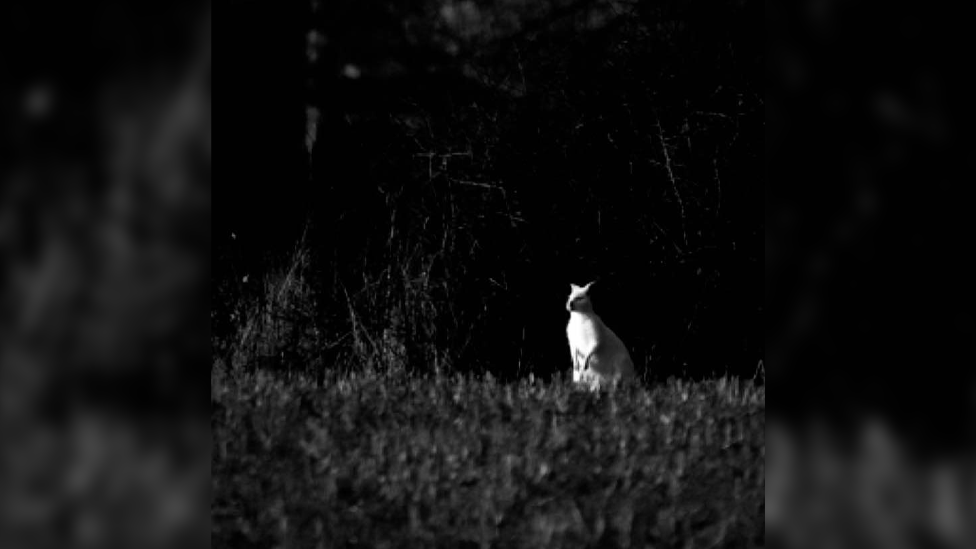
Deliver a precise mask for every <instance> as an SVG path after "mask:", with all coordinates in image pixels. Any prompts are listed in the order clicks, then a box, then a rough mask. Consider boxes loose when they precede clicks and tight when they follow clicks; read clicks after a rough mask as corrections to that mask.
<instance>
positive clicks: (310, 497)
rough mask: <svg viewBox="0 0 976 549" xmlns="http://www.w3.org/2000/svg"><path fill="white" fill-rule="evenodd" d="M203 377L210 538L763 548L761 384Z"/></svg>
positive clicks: (229, 542) (222, 541) (309, 543)
mask: <svg viewBox="0 0 976 549" xmlns="http://www.w3.org/2000/svg"><path fill="white" fill-rule="evenodd" d="M323 387H324V388H318V387H317V385H316V384H315V383H314V382H313V381H312V380H309V379H305V378H302V377H292V378H285V377H283V376H279V377H276V376H274V375H272V374H269V373H267V372H263V371H258V372H256V373H253V374H242V373H234V374H227V373H225V372H224V371H223V369H222V368H219V367H215V368H214V370H213V373H212V379H211V392H212V396H211V398H212V411H211V424H212V431H213V455H212V479H213V480H212V482H213V491H212V500H211V501H212V503H211V515H212V525H211V528H212V536H211V541H212V545H213V546H214V547H324V548H332V547H336V548H339V547H370V548H374V547H375V548H380V547H389V548H394V547H471V548H487V547H526V548H529V547H532V548H545V547H633V548H638V547H639V548H643V547H654V548H661V547H682V548H685V547H757V546H764V544H765V540H764V493H765V401H766V395H765V387H764V386H761V385H760V386H756V385H754V384H753V383H752V382H742V381H737V380H729V379H719V380H713V381H703V382H695V383H691V382H682V381H669V382H668V383H666V384H663V385H659V386H653V387H650V388H647V387H642V386H638V385H632V386H628V387H623V388H621V389H620V390H618V391H616V392H614V393H611V392H606V391H604V392H597V393H592V394H591V393H588V392H585V391H580V390H577V389H575V388H574V387H573V386H572V383H571V382H569V381H567V380H565V379H563V378H560V377H558V376H557V377H556V378H555V379H553V380H552V381H549V382H542V381H539V380H535V381H529V380H523V381H521V382H519V383H517V384H503V383H500V382H498V381H497V380H494V379H492V378H491V377H490V376H486V377H472V376H468V377H464V376H460V375H455V376H453V377H452V376H431V377H420V376H412V375H409V374H406V373H400V374H348V375H344V376H336V377H333V378H332V379H328V380H327V381H326V383H325V384H324V385H323Z"/></svg>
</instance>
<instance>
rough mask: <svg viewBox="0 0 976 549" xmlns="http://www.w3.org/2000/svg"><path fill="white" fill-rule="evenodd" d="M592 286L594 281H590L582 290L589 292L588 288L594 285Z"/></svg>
mask: <svg viewBox="0 0 976 549" xmlns="http://www.w3.org/2000/svg"><path fill="white" fill-rule="evenodd" d="M594 284H596V280H592V281H590V283H589V284H587V285H586V286H583V289H584V290H589V289H590V286H592V285H594Z"/></svg>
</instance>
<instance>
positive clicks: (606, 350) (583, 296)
mask: <svg viewBox="0 0 976 549" xmlns="http://www.w3.org/2000/svg"><path fill="white" fill-rule="evenodd" d="M594 282H595V281H594ZM592 285H593V282H590V283H589V284H587V285H586V286H577V285H576V284H570V292H569V300H568V301H567V302H566V310H567V311H569V324H567V325H566V338H567V339H569V352H570V354H571V355H572V358H573V381H574V382H576V383H580V384H583V385H588V386H589V387H590V389H596V388H598V387H600V386H601V385H607V384H610V385H613V384H616V383H617V382H618V381H619V380H621V379H625V378H631V377H634V362H633V361H632V360H631V359H630V353H628V352H627V348H626V347H624V342H623V341H620V338H619V337H617V334H615V333H613V331H612V330H611V329H610V328H608V327H607V325H606V324H604V323H603V320H601V319H600V317H599V316H597V314H596V313H594V312H593V304H592V303H591V302H590V296H589V294H588V292H589V290H590V286H592Z"/></svg>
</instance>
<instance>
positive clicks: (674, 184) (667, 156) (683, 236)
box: [654, 119, 688, 247]
mask: <svg viewBox="0 0 976 549" xmlns="http://www.w3.org/2000/svg"><path fill="white" fill-rule="evenodd" d="M654 124H655V125H656V126H657V136H658V139H659V140H660V141H661V152H662V153H663V155H664V169H665V170H667V172H668V180H670V181H671V188H672V189H674V196H675V197H676V198H677V199H678V207H679V208H680V209H681V241H682V243H684V245H685V247H688V234H687V232H686V230H685V202H684V200H682V199H681V193H680V192H678V183H677V181H675V177H674V170H673V169H672V167H671V154H670V153H669V152H668V144H667V143H666V142H665V141H664V130H662V129H661V120H660V119H655V120H654Z"/></svg>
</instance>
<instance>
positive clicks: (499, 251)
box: [211, 0, 765, 377]
mask: <svg viewBox="0 0 976 549" xmlns="http://www.w3.org/2000/svg"><path fill="white" fill-rule="evenodd" d="M285 4H286V3H273V2H258V1H250V2H238V3H237V4H236V6H237V7H236V9H237V10H238V11H237V13H236V14H235V21H237V23H238V24H237V25H235V26H234V27H233V28H228V29H225V30H224V31H223V32H226V33H229V36H228V37H227V38H228V42H229V43H233V44H235V45H236V48H237V49H236V53H235V55H234V56H232V58H228V59H226V60H225V61H223V63H225V65H226V66H227V68H226V69H224V70H228V71H230V72H231V73H233V74H235V75H236V76H237V77H238V81H239V82H241V85H240V90H239V93H235V94H233V95H234V97H233V99H231V100H229V102H228V105H227V106H225V107H224V108H226V109H230V112H231V113H232V114H231V115H229V116H228V118H229V120H227V121H226V122H225V123H224V124H225V125H226V126H231V125H233V126H234V130H233V131H231V130H229V129H228V132H227V139H228V140H229V141H230V142H231V143H232V144H231V145H229V146H228V147H227V152H226V153H224V154H226V155H228V156H229V157H230V159H232V160H233V161H229V162H227V163H226V166H225V168H224V170H225V171H226V172H228V173H227V176H226V177H222V178H219V181H218V182H217V188H216V194H217V203H218V204H219V205H220V206H219V207H218V208H216V209H215V210H214V212H213V216H214V217H213V227H214V229H216V230H215V233H216V238H215V243H214V250H213V253H214V256H213V257H214V259H213V279H212V292H213V293H212V295H213V304H212V311H213V312H212V318H211V328H212V332H213V338H214V341H215V344H216V345H217V349H218V350H220V351H222V352H230V350H231V348H232V347H233V346H234V344H235V343H234V342H235V341H237V342H239V341H240V338H239V337H237V336H239V335H240V319H241V315H240V314H239V313H240V311H236V310H235V307H240V304H241V303H246V302H249V300H251V302H260V301H261V300H262V299H263V300H264V301H263V303H264V305H263V306H264V307H265V308H266V309H267V308H270V307H271V306H270V305H269V304H268V300H267V299H266V298H261V297H260V296H261V295H266V294H267V290H268V287H269V286H268V285H267V284H264V285H262V284H260V283H255V281H256V280H261V279H262V277H267V276H268V273H271V272H272V271H273V270H274V269H276V268H281V266H282V265H289V264H290V265H291V266H292V267H293V268H291V270H287V273H290V274H289V276H290V277H291V278H289V280H291V281H292V282H291V283H292V288H293V289H294V287H295V286H294V285H295V284H300V286H301V290H300V292H299V293H300V295H301V299H300V306H299V305H293V306H290V307H287V308H286V309H285V313H284V314H285V315H286V316H287V318H286V319H284V320H283V321H282V320H281V318H280V317H276V318H277V320H276V322H279V324H278V326H279V327H283V331H282V332H281V333H282V335H281V336H280V337H278V338H276V340H275V341H264V342H263V343H262V348H261V349H260V350H258V351H257V353H256V354H258V355H267V356H279V357H280V356H282V355H283V353H285V352H286V351H287V352H290V353H295V352H297V351H296V349H302V350H303V352H302V356H299V357H294V359H295V361H296V362H297V363H300V366H298V367H299V368H300V369H318V370H321V369H322V368H323V367H324V368H328V367H330V365H336V364H343V363H349V361H350V360H353V359H355V358H356V357H357V356H363V354H364V353H365V355H368V356H374V357H379V356H391V355H396V356H397V357H399V358H402V359H404V360H403V362H405V363H406V364H407V365H408V366H409V367H410V368H411V369H418V368H419V369H421V370H423V369H432V368H440V367H441V366H448V367H451V368H455V369H458V370H462V371H471V370H473V371H485V370H488V371H492V372H493V373H495V374H496V375H503V376H509V375H524V374H527V373H528V372H534V373H536V374H537V375H538V374H543V375H545V374H549V373H552V372H555V371H559V370H562V371H565V370H567V369H568V368H569V360H568V355H567V352H566V342H565V323H566V317H567V313H566V311H565V308H564V304H565V299H566V296H567V295H568V291H569V283H570V282H575V283H578V284H582V283H585V282H588V281H590V280H593V279H597V280H599V282H598V284H597V285H596V286H595V288H594V301H595V303H596V310H597V312H598V313H599V314H600V315H601V316H602V317H603V319H604V320H605V321H606V322H607V324H608V325H610V326H611V327H612V328H613V329H614V331H615V332H617V334H618V335H620V336H621V338H622V339H623V340H624V341H625V342H626V344H627V345H628V347H629V348H630V350H631V354H632V355H633V357H634V360H635V363H636V364H637V365H638V370H639V371H644V372H650V374H651V376H652V377H659V376H660V377H664V376H668V375H685V376H694V377H697V376H707V375H715V374H723V373H726V372H728V373H732V374H737V375H748V376H750V377H751V376H752V375H753V374H754V373H755V372H756V370H757V366H758V365H760V364H761V361H762V360H763V358H764V352H765V351H764V341H763V339H762V337H761V336H760V334H759V331H760V330H759V325H760V319H761V318H762V315H763V301H762V296H761V292H760V291H759V290H760V288H759V286H760V281H761V280H762V277H760V270H761V267H762V265H763V259H764V258H763V253H764V252H763V248H762V247H761V244H762V243H761V242H760V241H761V238H760V237H761V235H762V233H763V232H764V224H765V221H764V219H765V218H764V216H763V215H762V213H763V205H762V202H761V201H760V200H759V192H760V189H762V188H763V177H764V176H763V172H762V171H761V169H760V166H761V164H762V159H763V145H764V131H765V122H764V109H765V106H764V101H765V96H764V90H763V80H762V77H761V76H760V73H761V71H762V70H763V68H764V66H765V61H764V59H765V57H764V50H763V49H762V47H761V44H760V43H761V41H762V39H763V37H764V30H763V26H762V22H761V19H760V17H759V4H758V3H757V2H751V1H747V2H741V1H725V2H707V3H706V2H695V1H690V2H689V1H684V2H676V1H675V2H671V1H667V2H656V1H647V0H643V1H637V2H618V1H603V0H597V1H560V2H551V3H521V2H495V3H488V2H472V1H465V2H446V1H425V2H408V3H387V2H380V1H364V0H356V1H334V2H311V3H308V2H294V3H291V4H290V5H285ZM256 29H260V32H257V31H256ZM245 277H246V279H247V280H248V281H249V282H243V281H244V280H245ZM295 281H298V282H295ZM281 287H282V288H283V286H281ZM235 319H236V320H235ZM235 337H237V339H235ZM291 367H295V365H294V364H293V365H292V366H291Z"/></svg>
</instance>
